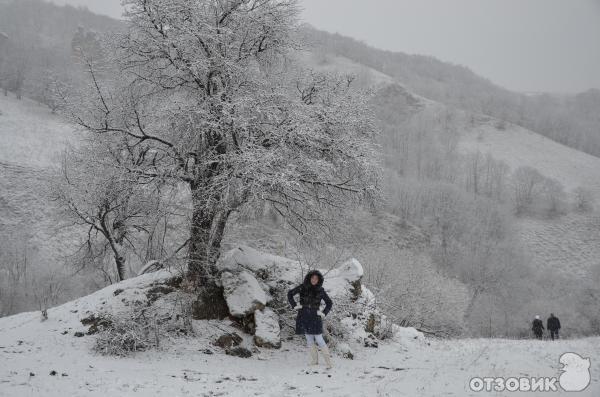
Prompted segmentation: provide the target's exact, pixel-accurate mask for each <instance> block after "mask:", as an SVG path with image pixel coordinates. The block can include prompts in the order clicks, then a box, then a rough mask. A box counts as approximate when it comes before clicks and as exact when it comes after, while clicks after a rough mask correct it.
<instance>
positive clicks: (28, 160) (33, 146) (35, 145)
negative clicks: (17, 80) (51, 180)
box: [0, 95, 75, 167]
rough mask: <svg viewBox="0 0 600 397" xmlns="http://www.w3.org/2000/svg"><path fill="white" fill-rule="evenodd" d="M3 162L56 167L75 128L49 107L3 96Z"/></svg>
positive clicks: (0, 149) (0, 125)
mask: <svg viewBox="0 0 600 397" xmlns="http://www.w3.org/2000/svg"><path fill="white" fill-rule="evenodd" d="M0 112H1V113H2V114H0V140H1V141H2V145H0V162H5V163H15V164H20V165H29V166H32V167H47V166H49V165H51V164H56V162H57V158H58V156H59V155H60V153H61V152H62V150H63V149H64V147H65V142H67V141H70V140H73V139H74V136H75V134H74V130H75V128H74V127H73V126H72V125H69V124H67V123H65V122H64V121H63V120H62V119H61V118H60V116H57V115H55V114H52V112H51V111H50V109H49V108H48V107H47V106H44V105H42V104H40V103H37V102H35V101H32V100H30V99H27V98H24V99H23V100H21V101H18V100H17V99H15V98H14V97H13V96H12V95H9V96H7V97H5V96H4V95H0Z"/></svg>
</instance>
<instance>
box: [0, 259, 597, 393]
mask: <svg viewBox="0 0 600 397" xmlns="http://www.w3.org/2000/svg"><path fill="white" fill-rule="evenodd" d="M176 277H178V273H177V272H173V273H171V272H170V271H166V270H165V271H160V272H157V273H150V274H146V275H142V276H139V277H137V278H134V279H129V280H126V281H124V282H122V283H119V284H115V285H112V286H110V287H107V288H105V289H103V290H100V291H98V292H96V293H94V294H92V295H89V296H87V297H83V298H80V299H77V300H75V301H72V302H69V303H67V304H64V305H62V306H59V307H56V308H53V309H50V310H49V312H48V316H49V318H48V319H47V320H46V321H41V317H40V314H39V312H35V313H33V312H32V313H23V314H19V315H15V316H11V317H5V318H2V319H0V352H2V356H3V358H4V359H3V360H2V361H0V396H7V397H8V396H22V397H26V396H45V397H53V396H57V397H58V396H60V397H62V396H113V395H119V396H134V395H139V396H169V397H171V396H185V395H190V396H216V395H222V396H248V395H256V396H312V395H315V396H317V395H319V396H322V395H327V396H376V395H377V396H416V395H418V396H424V397H426V396H440V395H447V396H478V395H482V394H481V393H477V392H472V391H470V389H469V381H470V379H471V378H473V377H486V376H494V377H496V376H503V377H543V376H547V377H558V376H559V375H560V368H561V365H560V364H559V361H558V360H559V357H560V356H561V355H562V354H563V353H565V352H576V353H578V354H580V355H581V356H583V357H589V358H591V363H592V366H591V369H590V370H591V374H592V383H591V384H590V386H588V388H587V389H586V390H585V391H584V392H582V393H580V394H578V395H580V396H590V397H591V396H597V395H598V393H600V381H599V378H598V376H597V374H598V373H600V361H599V359H600V339H599V338H588V339H578V340H561V341H558V342H548V341H531V340H522V341H510V340H483V339H478V340H458V341H457V340H454V341H442V340H427V341H421V340H418V339H414V338H413V337H412V335H413V334H411V333H403V334H401V336H400V338H394V339H389V340H384V341H380V343H379V346H378V347H377V348H372V347H364V348H358V349H356V350H354V352H353V353H354V357H353V359H348V358H343V357H342V356H341V354H340V353H336V354H335V355H334V368H333V369H331V370H325V369H324V367H322V366H321V367H310V366H308V365H307V360H308V357H307V351H306V349H305V347H304V341H303V340H302V338H300V337H293V338H290V339H285V340H283V341H282V347H281V348H280V349H266V348H257V347H251V344H252V341H251V338H250V337H249V336H244V338H243V339H244V340H243V342H242V345H245V346H248V347H249V348H251V349H252V351H253V353H254V354H253V356H252V357H250V358H239V357H233V356H230V355H226V354H224V349H222V348H220V347H217V346H215V345H214V344H213V342H214V340H215V339H216V338H217V337H218V336H219V335H222V334H223V333H224V332H238V333H242V332H241V331H240V330H239V328H238V326H237V325H235V324H234V323H233V322H231V321H230V320H223V321H219V320H193V321H192V327H193V330H194V331H195V333H194V334H193V335H187V336H170V337H169V338H165V339H163V340H162V342H161V345H160V347H159V348H158V349H152V350H148V351H143V352H138V353H135V354H134V355H132V356H129V357H126V358H115V357H111V356H103V355H100V354H98V353H94V352H93V346H94V344H95V338H96V337H97V335H96V334H88V327H89V323H86V324H87V325H86V326H84V325H83V324H82V322H81V320H83V319H86V318H89V316H90V315H91V314H94V313H97V312H98V311H99V310H104V311H112V312H113V313H117V314H118V313H119V312H120V311H121V310H124V309H126V305H124V304H123V303H125V302H130V301H134V300H135V299H140V300H143V299H144V298H145V297H148V296H150V295H151V294H158V295H155V296H154V297H155V298H156V297H157V296H158V298H157V299H156V300H155V301H154V302H155V303H156V304H158V305H159V306H160V307H161V308H162V309H164V310H166V311H168V310H170V307H171V306H169V302H175V301H174V300H171V301H169V298H168V296H169V295H172V294H173V292H168V291H165V290H162V291H163V292H162V293H163V294H165V295H161V293H160V292H158V291H156V290H153V289H154V288H156V287H157V286H160V285H164V283H165V282H166V281H167V280H170V279H172V278H176ZM153 299H154V298H153ZM137 310H138V311H139V310H140V309H139V308H138V309H137ZM494 395H504V394H502V393H500V394H494ZM511 395H512V394H511ZM527 395H539V396H542V395H545V394H544V393H528V394H527Z"/></svg>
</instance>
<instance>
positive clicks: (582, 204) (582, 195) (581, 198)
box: [573, 186, 594, 212]
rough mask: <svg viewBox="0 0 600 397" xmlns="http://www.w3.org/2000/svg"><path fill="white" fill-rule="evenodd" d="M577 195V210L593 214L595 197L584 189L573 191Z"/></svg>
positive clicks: (579, 188)
mask: <svg viewBox="0 0 600 397" xmlns="http://www.w3.org/2000/svg"><path fill="white" fill-rule="evenodd" d="M573 194H574V195H575V210H576V211H579V212H592V211H593V210H594V195H593V193H592V192H591V191H590V190H589V189H587V188H584V187H581V186H580V187H578V188H577V189H575V190H574V191H573Z"/></svg>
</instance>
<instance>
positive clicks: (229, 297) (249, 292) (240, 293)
mask: <svg viewBox="0 0 600 397" xmlns="http://www.w3.org/2000/svg"><path fill="white" fill-rule="evenodd" d="M221 283H222V285H223V289H224V295H225V300H226V302H227V307H229V313H230V314H231V315H232V316H234V317H244V316H247V315H248V314H251V313H253V312H254V311H255V310H257V309H262V308H263V307H264V306H265V305H266V304H267V294H266V293H265V291H264V290H263V289H262V288H261V286H260V284H259V283H258V281H257V280H256V278H255V277H254V276H253V275H252V274H250V273H248V272H246V271H242V272H240V273H238V274H233V273H231V272H223V273H221Z"/></svg>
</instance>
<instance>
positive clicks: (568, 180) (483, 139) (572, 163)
mask: <svg viewBox="0 0 600 397" xmlns="http://www.w3.org/2000/svg"><path fill="white" fill-rule="evenodd" d="M497 123H498V121H497V120H495V121H494V120H491V121H489V122H486V123H483V124H481V125H477V126H475V127H473V128H470V129H467V131H465V133H464V134H463V135H462V136H461V141H460V147H461V149H462V150H463V151H465V152H475V151H480V152H482V153H484V154H486V153H491V154H492V156H494V158H496V159H498V160H502V161H504V162H505V163H507V164H508V165H509V166H510V167H511V168H512V169H513V170H514V169H517V168H519V167H521V166H529V167H533V168H536V169H537V170H538V171H540V172H541V173H542V174H543V175H544V176H546V177H549V178H553V179H556V180H557V181H559V182H560V183H561V184H562V185H563V186H564V187H565V191H567V192H571V191H572V190H574V189H576V188H578V187H585V188H588V189H590V190H591V191H593V192H594V194H595V196H596V198H600V158H598V157H595V156H592V155H590V154H587V153H584V152H581V151H578V150H576V149H573V148H570V147H567V146H564V145H562V144H560V143H558V142H555V141H553V140H551V139H549V138H546V137H545V136H543V135H540V134H537V133H535V132H532V131H530V130H527V129H525V128H522V127H519V126H517V125H514V124H510V123H506V128H505V129H504V130H500V129H497V128H496V125H497Z"/></svg>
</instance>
